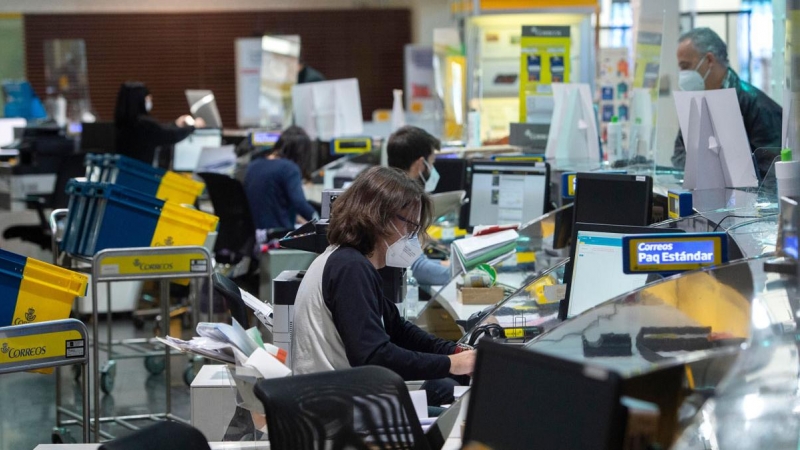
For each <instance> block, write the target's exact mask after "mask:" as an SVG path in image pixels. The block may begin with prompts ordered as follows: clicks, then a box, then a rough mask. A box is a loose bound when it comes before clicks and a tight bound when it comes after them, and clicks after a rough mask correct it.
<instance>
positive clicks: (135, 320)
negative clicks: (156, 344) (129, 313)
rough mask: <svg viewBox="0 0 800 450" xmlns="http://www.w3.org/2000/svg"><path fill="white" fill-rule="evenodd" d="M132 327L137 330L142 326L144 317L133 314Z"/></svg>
mask: <svg viewBox="0 0 800 450" xmlns="http://www.w3.org/2000/svg"><path fill="white" fill-rule="evenodd" d="M133 327H134V328H136V329H137V330H141V329H142V328H144V319H142V318H141V317H139V316H133Z"/></svg>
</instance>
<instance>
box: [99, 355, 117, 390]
mask: <svg viewBox="0 0 800 450" xmlns="http://www.w3.org/2000/svg"><path fill="white" fill-rule="evenodd" d="M116 376H117V362H116V361H114V360H108V361H106V363H105V365H103V367H102V368H100V390H101V391H103V393H104V394H110V393H111V391H113V390H114V378H115V377H116Z"/></svg>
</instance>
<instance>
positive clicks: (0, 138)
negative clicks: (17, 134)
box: [0, 118, 28, 148]
mask: <svg viewBox="0 0 800 450" xmlns="http://www.w3.org/2000/svg"><path fill="white" fill-rule="evenodd" d="M27 124H28V121H27V120H25V119H21V118H6V119H0V148H2V147H5V146H6V145H9V144H11V143H13V142H14V141H15V140H16V139H15V138H14V128H25V126H26V125H27Z"/></svg>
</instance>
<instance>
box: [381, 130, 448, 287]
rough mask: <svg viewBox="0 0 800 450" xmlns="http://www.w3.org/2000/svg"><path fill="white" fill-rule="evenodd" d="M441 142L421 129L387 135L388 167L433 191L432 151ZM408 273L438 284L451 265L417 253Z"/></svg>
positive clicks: (444, 280)
mask: <svg viewBox="0 0 800 450" xmlns="http://www.w3.org/2000/svg"><path fill="white" fill-rule="evenodd" d="M440 147H441V143H440V142H439V140H438V139H436V138H435V137H433V136H431V135H430V134H429V133H428V132H427V131H425V130H423V129H422V128H418V127H414V126H405V127H402V128H400V129H398V130H397V131H395V132H394V133H392V135H391V136H389V142H388V143H387V145H386V154H387V156H388V163H389V167H394V168H397V169H400V170H402V171H403V172H405V173H406V174H407V175H408V176H409V177H410V178H411V179H412V180H417V181H418V182H419V183H420V185H421V186H423V187H424V189H425V192H433V191H434V189H436V184H437V183H438V182H439V173H438V172H437V171H436V168H435V167H433V162H434V160H435V159H436V155H435V152H436V151H437V150H439V148H440ZM411 272H412V273H413V274H414V278H416V280H417V282H418V283H419V284H424V285H433V286H441V285H444V284H447V283H448V282H449V281H450V278H451V276H450V268H449V267H448V266H447V265H446V264H443V263H442V262H440V261H438V260H433V259H429V258H428V257H426V256H425V255H420V257H419V258H417V260H416V261H414V263H413V264H412V265H411Z"/></svg>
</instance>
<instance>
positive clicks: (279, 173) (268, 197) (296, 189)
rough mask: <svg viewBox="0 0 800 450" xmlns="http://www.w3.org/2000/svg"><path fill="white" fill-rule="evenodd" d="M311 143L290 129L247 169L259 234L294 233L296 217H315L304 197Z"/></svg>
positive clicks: (302, 133) (249, 195) (246, 187)
mask: <svg viewBox="0 0 800 450" xmlns="http://www.w3.org/2000/svg"><path fill="white" fill-rule="evenodd" d="M310 157H311V139H310V138H309V137H308V134H306V132H305V131H303V129H302V128H300V127H294V126H293V127H289V128H287V129H286V130H285V131H284V132H283V133H281V137H280V138H279V139H278V142H276V143H275V147H274V149H273V150H272V151H271V152H268V153H266V154H265V155H263V156H257V157H255V158H254V159H253V160H252V161H250V164H249V165H248V166H247V171H246V172H245V176H244V190H245V194H246V195H247V201H248V203H249V204H250V213H251V214H252V216H253V221H254V222H255V226H256V229H257V230H268V231H267V233H269V232H270V230H291V229H293V228H294V225H295V222H296V220H297V216H298V215H299V216H301V217H302V218H303V219H305V220H311V219H312V218H313V217H314V214H315V211H314V208H313V207H312V206H311V205H310V204H309V203H308V201H306V197H305V194H304V193H303V178H304V174H305V176H307V174H308V166H309V158H310Z"/></svg>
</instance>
